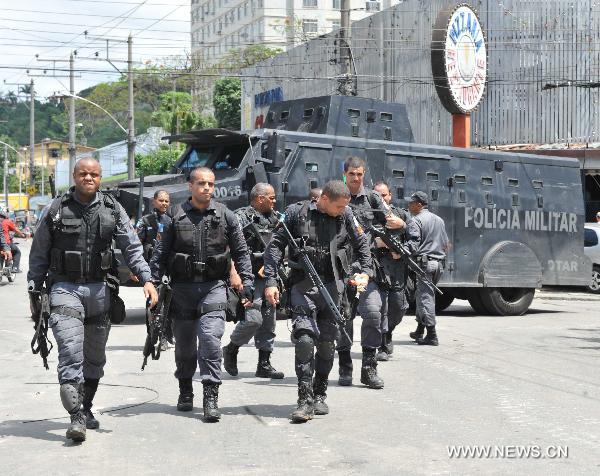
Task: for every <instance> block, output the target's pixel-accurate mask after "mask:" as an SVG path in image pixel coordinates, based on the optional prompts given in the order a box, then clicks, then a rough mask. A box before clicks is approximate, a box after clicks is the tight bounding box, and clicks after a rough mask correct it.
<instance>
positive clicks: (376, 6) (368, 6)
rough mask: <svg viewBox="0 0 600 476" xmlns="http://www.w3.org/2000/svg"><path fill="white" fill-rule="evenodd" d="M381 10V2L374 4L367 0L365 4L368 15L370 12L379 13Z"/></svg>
mask: <svg viewBox="0 0 600 476" xmlns="http://www.w3.org/2000/svg"><path fill="white" fill-rule="evenodd" d="M379 10H381V2H373V1H370V0H367V1H366V2H365V11H366V12H367V13H369V12H378V11H379Z"/></svg>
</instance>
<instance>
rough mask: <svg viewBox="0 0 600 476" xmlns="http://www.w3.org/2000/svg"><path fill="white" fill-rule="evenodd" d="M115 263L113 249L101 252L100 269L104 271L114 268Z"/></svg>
mask: <svg viewBox="0 0 600 476" xmlns="http://www.w3.org/2000/svg"><path fill="white" fill-rule="evenodd" d="M112 265H113V253H112V251H111V250H106V251H103V252H101V253H100V269H101V270H102V271H108V270H110V269H112Z"/></svg>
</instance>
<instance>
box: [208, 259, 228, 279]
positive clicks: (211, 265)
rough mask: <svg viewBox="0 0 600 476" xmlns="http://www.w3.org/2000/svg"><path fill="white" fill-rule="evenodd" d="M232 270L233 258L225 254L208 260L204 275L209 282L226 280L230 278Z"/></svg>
mask: <svg viewBox="0 0 600 476" xmlns="http://www.w3.org/2000/svg"><path fill="white" fill-rule="evenodd" d="M230 270H231V256H230V255H229V253H223V254H220V255H215V256H208V257H207V258H206V267H205V270H204V275H205V277H206V279H207V280H212V279H224V278H225V277H227V276H229V271H230Z"/></svg>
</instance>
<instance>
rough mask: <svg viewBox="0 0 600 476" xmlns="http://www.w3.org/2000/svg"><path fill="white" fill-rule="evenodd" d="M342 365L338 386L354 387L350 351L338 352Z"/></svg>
mask: <svg viewBox="0 0 600 476" xmlns="http://www.w3.org/2000/svg"><path fill="white" fill-rule="evenodd" d="M338 359H339V364H340V378H339V380H338V385H339V386H341V387H349V386H350V385H352V356H351V355H350V351H349V350H340V351H339V352H338Z"/></svg>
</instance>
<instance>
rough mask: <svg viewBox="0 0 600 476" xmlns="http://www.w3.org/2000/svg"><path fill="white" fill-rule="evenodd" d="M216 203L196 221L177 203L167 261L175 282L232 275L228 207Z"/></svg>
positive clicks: (206, 279) (201, 280)
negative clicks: (227, 232) (228, 239)
mask: <svg viewBox="0 0 600 476" xmlns="http://www.w3.org/2000/svg"><path fill="white" fill-rule="evenodd" d="M213 203H214V205H215V208H214V210H210V211H208V212H207V213H204V214H203V215H202V217H201V218H200V219H199V220H195V219H194V221H192V219H191V218H190V216H189V215H188V213H186V212H185V211H184V210H183V208H182V206H181V205H178V206H176V207H175V210H174V211H175V213H174V215H173V221H172V224H171V227H172V230H173V245H172V248H171V254H170V256H169V263H168V269H169V273H170V275H171V278H172V279H173V281H175V282H182V281H194V282H203V281H213V280H216V279H225V278H227V277H228V276H229V271H230V267H231V256H230V253H229V247H228V243H227V234H226V227H227V223H226V221H225V210H226V207H225V205H223V204H221V203H217V202H213ZM194 222H196V223H194Z"/></svg>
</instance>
